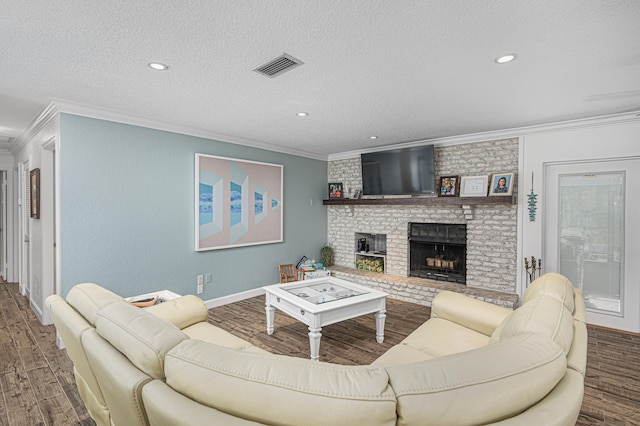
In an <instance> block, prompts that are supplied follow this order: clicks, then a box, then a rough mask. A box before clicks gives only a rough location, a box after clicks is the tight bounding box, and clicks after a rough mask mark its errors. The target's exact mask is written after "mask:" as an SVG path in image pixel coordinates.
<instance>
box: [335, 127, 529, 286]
mask: <svg viewBox="0 0 640 426" xmlns="http://www.w3.org/2000/svg"><path fill="white" fill-rule="evenodd" d="M517 164H518V140H517V139H506V140H499V141H490V142H480V143H469V144H460V145H452V146H442V147H438V146H436V148H435V166H436V167H435V170H436V176H444V175H459V176H482V175H487V176H490V175H491V174H492V173H496V172H506V171H515V170H517ZM328 178H329V181H330V182H342V183H343V185H344V188H345V192H346V193H351V192H353V190H355V189H361V188H362V181H361V174H360V158H348V159H341V160H332V161H330V162H329V167H328ZM517 185H518V184H517V181H516V188H515V190H514V193H517ZM461 204H462V203H461ZM517 210H518V208H517V205H515V204H513V205H477V206H474V207H473V208H472V214H466V213H468V212H465V210H464V209H463V208H462V207H461V206H460V205H445V204H442V205H438V204H436V205H433V206H410V205H393V204H388V205H376V206H370V205H333V206H328V207H327V221H328V235H327V242H328V243H329V245H331V247H332V248H333V249H334V259H335V264H336V265H337V266H341V267H345V268H353V269H354V270H357V269H356V265H355V259H354V249H355V248H356V247H357V246H355V247H354V235H355V234H356V233H366V234H376V235H377V234H384V235H386V254H385V261H384V270H385V271H384V272H385V273H380V274H376V276H380V279H381V280H382V279H384V277H386V276H388V275H395V276H397V277H400V278H402V277H405V278H410V279H412V280H414V279H425V280H427V281H428V282H434V283H435V282H437V283H441V284H442V285H445V286H450V285H456V286H459V284H462V283H463V282H464V284H465V285H466V287H462V286H459V287H462V288H463V289H464V288H466V289H467V290H468V291H470V290H471V289H473V288H477V289H487V290H497V291H500V292H505V293H515V292H516V275H517V271H516V264H517V262H516V252H517V214H518V213H517ZM409 223H412V224H424V223H432V224H440V225H443V226H454V225H455V226H457V225H466V230H465V231H464V235H465V237H466V258H465V259H464V262H461V259H457V260H458V264H457V265H456V266H455V267H454V271H453V272H451V271H445V272H447V275H449V277H448V278H452V279H455V281H446V280H443V279H442V278H443V277H440V276H437V275H435V274H436V273H437V274H443V273H442V271H432V272H431V274H432V275H431V276H427V277H424V276H423V275H425V274H424V271H422V270H421V271H420V272H417V273H418V275H417V276H416V275H415V274H416V272H415V271H416V269H413V272H412V267H411V257H414V256H416V257H417V256H419V257H424V260H423V261H424V262H425V265H427V264H426V262H427V258H432V259H434V260H433V264H434V266H435V265H436V260H438V257H439V256H443V253H442V250H441V248H442V247H437V249H438V250H437V252H436V250H435V246H434V247H432V249H433V250H434V252H433V253H420V254H418V255H411V254H410V252H411V241H412V240H411V239H410V238H409V232H408V224H409ZM445 229H447V228H445ZM448 229H451V228H448ZM459 232H462V231H459ZM414 239H415V238H414ZM456 244H457V243H456ZM436 246H437V245H436ZM372 247H373V246H372ZM454 247H455V246H454ZM372 249H373V248H372ZM452 249H453V247H449V248H447V250H452ZM447 254H449V251H447ZM449 257H453V259H450V258H447V256H446V255H445V256H444V257H441V258H440V259H439V260H441V261H442V260H446V261H450V260H454V261H455V260H456V258H455V256H453V255H450V256H449ZM454 263H455V262H454ZM442 265H443V263H442V262H440V269H443V268H442ZM446 265H447V267H448V268H450V266H451V265H450V264H449V263H446ZM427 266H428V265H427ZM461 268H464V269H461ZM456 269H457V271H456ZM443 275H444V274H443ZM462 277H465V279H464V280H461V278H462ZM454 283H456V284H454ZM367 284H369V285H375V279H373V281H372V280H371V279H369V281H367Z"/></svg>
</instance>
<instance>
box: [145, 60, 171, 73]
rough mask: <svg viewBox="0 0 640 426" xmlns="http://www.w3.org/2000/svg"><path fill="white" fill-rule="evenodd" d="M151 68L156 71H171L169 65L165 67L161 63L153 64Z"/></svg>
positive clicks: (150, 65)
mask: <svg viewBox="0 0 640 426" xmlns="http://www.w3.org/2000/svg"><path fill="white" fill-rule="evenodd" d="M149 68H151V69H154V70H156V71H166V70H168V69H169V65H165V64H162V63H160V62H151V63H150V64H149Z"/></svg>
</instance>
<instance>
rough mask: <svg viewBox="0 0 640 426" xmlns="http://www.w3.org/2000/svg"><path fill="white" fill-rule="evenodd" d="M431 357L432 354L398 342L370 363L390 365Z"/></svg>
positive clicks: (424, 359) (377, 365)
mask: <svg viewBox="0 0 640 426" xmlns="http://www.w3.org/2000/svg"><path fill="white" fill-rule="evenodd" d="M428 359H433V356H432V355H429V354H428V353H426V352H422V351H421V350H419V349H416V348H414V347H413V346H409V345H405V344H404V343H399V344H397V345H395V346H393V347H392V348H391V349H389V350H388V351H386V352H385V353H383V354H382V355H380V356H379V357H378V358H377V359H376V360H375V361H373V362H372V363H371V365H375V366H376V367H389V366H392V365H400V364H411V363H412V362H420V361H426V360H428Z"/></svg>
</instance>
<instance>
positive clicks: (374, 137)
mask: <svg viewBox="0 0 640 426" xmlns="http://www.w3.org/2000/svg"><path fill="white" fill-rule="evenodd" d="M369 139H378V137H377V136H369Z"/></svg>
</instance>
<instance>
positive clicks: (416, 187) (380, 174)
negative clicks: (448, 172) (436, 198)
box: [360, 145, 435, 195]
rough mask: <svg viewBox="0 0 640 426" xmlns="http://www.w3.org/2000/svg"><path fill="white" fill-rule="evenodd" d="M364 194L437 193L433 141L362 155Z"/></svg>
mask: <svg viewBox="0 0 640 426" xmlns="http://www.w3.org/2000/svg"><path fill="white" fill-rule="evenodd" d="M360 161H361V163H362V194H363V195H414V194H433V193H435V172H434V164H433V145H424V146H416V147H412V148H402V149H394V150H390V151H379V152H370V153H366V154H361V155H360Z"/></svg>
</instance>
